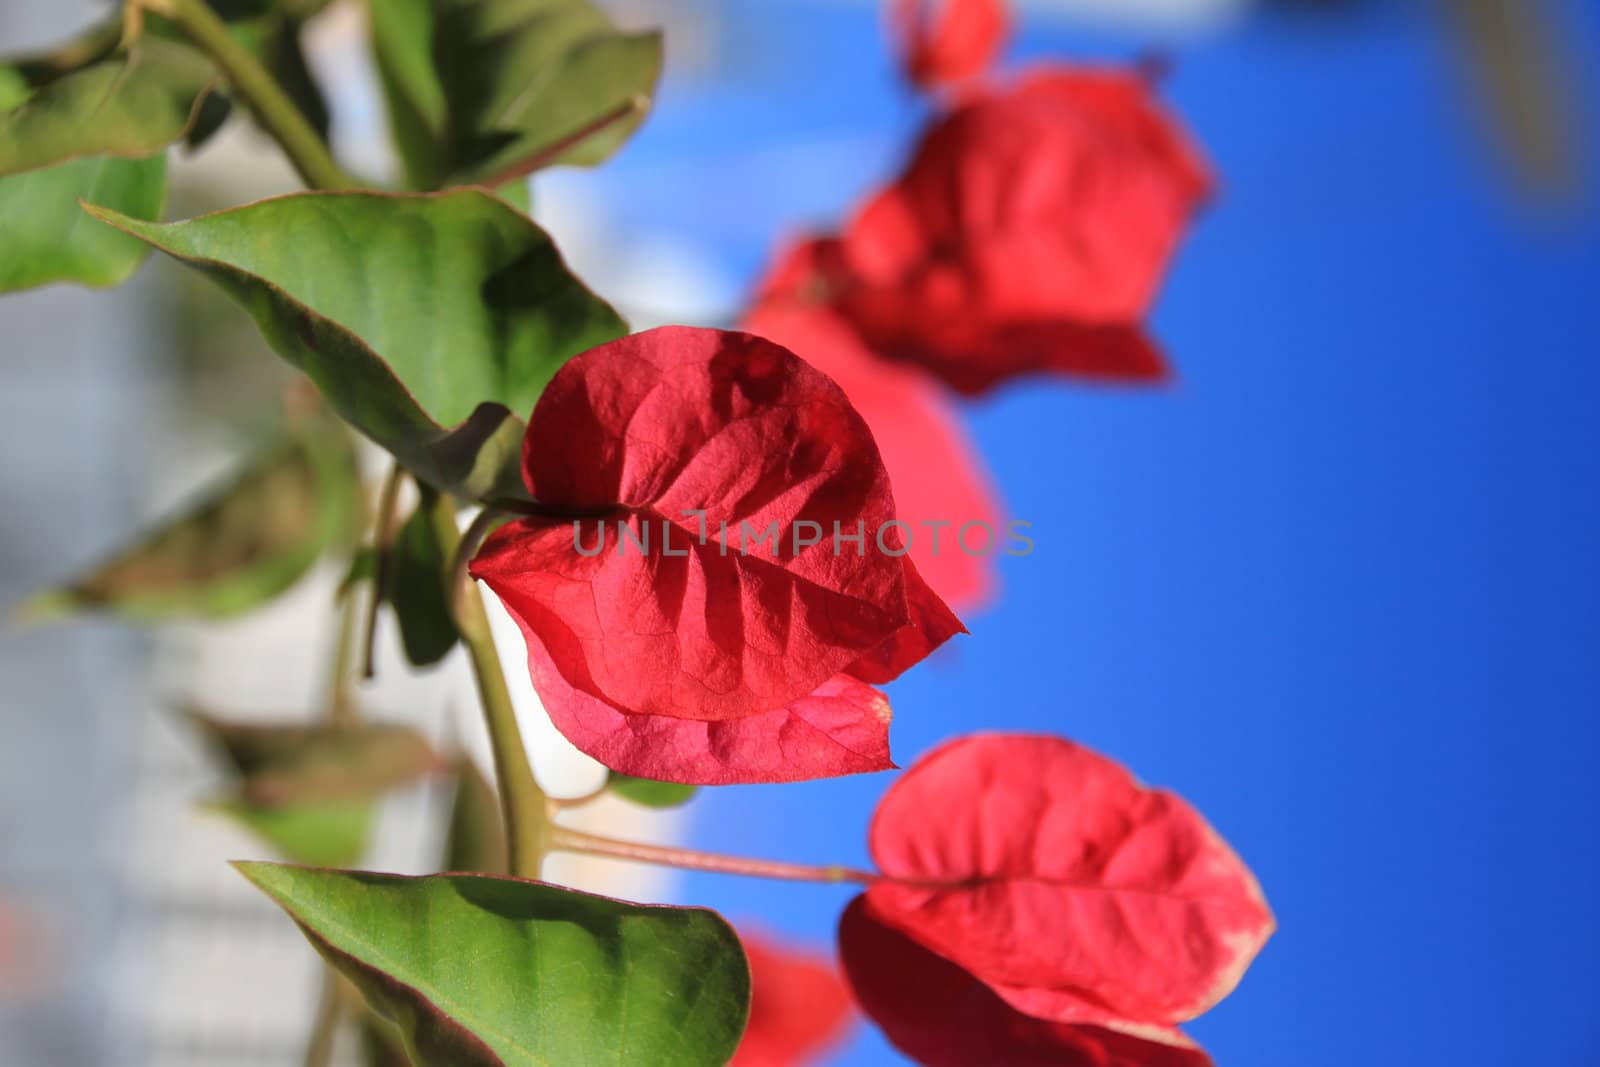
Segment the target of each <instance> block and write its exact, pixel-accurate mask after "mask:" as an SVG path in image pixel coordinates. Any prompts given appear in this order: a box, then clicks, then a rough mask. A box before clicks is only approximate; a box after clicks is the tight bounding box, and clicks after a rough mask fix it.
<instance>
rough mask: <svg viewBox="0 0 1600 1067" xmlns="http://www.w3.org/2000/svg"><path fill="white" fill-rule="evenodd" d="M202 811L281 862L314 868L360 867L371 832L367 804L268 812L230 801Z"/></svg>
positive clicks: (314, 805)
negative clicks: (252, 839) (230, 825)
mask: <svg viewBox="0 0 1600 1067" xmlns="http://www.w3.org/2000/svg"><path fill="white" fill-rule="evenodd" d="M202 808H203V809H204V810H206V811H210V812H214V813H216V814H218V815H222V816H225V817H227V818H228V819H231V820H232V821H233V822H235V823H237V824H238V825H239V826H241V827H243V828H244V829H246V830H248V831H249V832H250V833H252V834H254V835H255V836H256V837H258V838H260V839H261V840H262V841H263V842H265V843H266V845H267V846H268V847H269V848H271V849H272V850H273V851H274V852H275V853H277V854H278V855H280V856H282V857H283V858H284V859H286V860H289V861H291V862H293V863H305V864H309V865H311V866H313V867H340V866H346V865H349V864H352V863H357V862H359V861H360V859H361V856H362V854H363V853H364V852H366V850H367V840H368V838H369V837H370V836H371V833H372V821H373V805H372V803H371V802H370V801H365V800H328V801H315V802H311V803H305V804H288V805H284V806H281V807H268V806H265V805H261V804H253V803H251V802H250V801H248V800H245V799H244V798H242V797H234V798H231V799H227V800H220V801H213V802H210V803H207V804H204V805H202Z"/></svg>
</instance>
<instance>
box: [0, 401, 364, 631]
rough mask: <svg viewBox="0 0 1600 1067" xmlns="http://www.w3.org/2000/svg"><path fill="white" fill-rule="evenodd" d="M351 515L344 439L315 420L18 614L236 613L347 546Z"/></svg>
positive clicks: (353, 504) (353, 485) (354, 518)
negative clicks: (104, 559)
mask: <svg viewBox="0 0 1600 1067" xmlns="http://www.w3.org/2000/svg"><path fill="white" fill-rule="evenodd" d="M360 513H361V502H360V484H359V481H358V477H357V472H356V462H355V455H354V452H353V451H352V449H351V446H350V440H349V436H348V434H347V433H346V432H345V431H344V429H343V428H342V427H339V426H338V425H336V424H334V423H332V422H331V421H329V420H325V419H321V418H317V419H315V420H313V423H312V424H311V425H308V426H307V427H305V428H304V429H303V430H301V431H300V432H299V433H297V435H296V436H294V437H292V438H291V439H290V440H288V441H286V442H284V443H282V444H280V445H277V446H275V447H272V448H270V449H268V450H267V451H266V452H265V453H264V454H262V455H261V456H260V457H259V458H257V459H256V460H255V461H254V462H252V463H251V464H249V465H248V466H247V467H246V468H245V469H244V470H243V471H241V472H240V473H239V474H238V475H236V476H235V477H234V478H233V479H232V480H231V481H229V482H228V484H226V485H224V486H223V487H221V488H220V489H218V490H216V491H214V492H212V493H211V494H209V495H207V496H206V497H204V498H203V499H201V500H200V501H199V502H198V503H196V504H194V505H193V506H191V507H189V508H186V509H184V510H182V511H181V512H179V513H178V514H177V515H175V516H173V517H172V518H171V519H168V520H167V521H165V522H163V523H161V524H160V525H159V526H158V527H156V528H155V529H154V530H151V531H150V532H149V533H147V534H145V535H144V536H143V537H141V538H140V539H138V540H137V541H136V542H135V543H134V544H132V545H131V546H129V547H127V548H125V549H122V550H121V551H119V552H116V553H115V554H113V555H112V557H111V558H110V559H108V560H107V561H106V562H104V563H102V564H101V565H100V566H98V567H96V568H94V569H93V570H91V571H90V572H89V573H87V574H85V575H83V576H81V577H79V578H76V579H73V580H72V581H70V582H69V583H67V584H66V585H64V586H62V587H60V588H58V589H52V590H47V591H46V592H44V593H41V594H39V595H38V596H36V597H34V598H33V599H32V600H30V601H28V602H27V603H26V604H24V605H23V606H22V608H21V609H20V612H21V614H22V615H23V616H24V617H25V618H30V619H34V620H39V619H44V618H49V617H52V616H57V615H61V614H66V613H70V612H73V611H86V610H97V611H109V612H115V613H117V614H119V615H122V616H125V617H128V618H133V619H143V620H150V621H160V620H166V619H174V618H186V617H196V616H199V617H207V618H225V617H229V616H233V615H239V614H242V613H243V612H246V611H249V610H251V609H252V608H255V607H257V606H259V605H261V604H262V603H265V602H266V601H268V600H270V599H272V598H273V597H275V596H277V595H278V594H279V593H281V592H283V591H284V590H286V589H288V588H289V586H291V585H293V584H294V583H295V582H296V581H297V580H298V579H299V578H300V577H301V576H302V575H303V574H305V572H306V571H307V570H308V569H310V567H311V565H312V564H313V563H315V562H316V561H317V559H318V558H319V557H320V556H321V555H322V554H323V553H324V552H325V551H328V550H329V549H331V548H335V547H343V546H345V545H348V544H349V543H350V542H351V541H352V540H353V539H354V537H355V534H356V529H357V527H358V525H359V518H360Z"/></svg>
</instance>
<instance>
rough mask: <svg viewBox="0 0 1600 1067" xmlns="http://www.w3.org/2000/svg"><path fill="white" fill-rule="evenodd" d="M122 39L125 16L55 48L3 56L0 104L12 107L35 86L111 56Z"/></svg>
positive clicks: (106, 21) (95, 25)
mask: <svg viewBox="0 0 1600 1067" xmlns="http://www.w3.org/2000/svg"><path fill="white" fill-rule="evenodd" d="M121 41H122V20H121V19H117V18H112V19H106V20H104V21H102V22H98V23H95V24H94V25H93V26H90V27H89V28H88V29H86V30H83V31H81V32H80V33H78V34H77V35H75V36H74V37H72V38H70V39H68V40H67V41H64V42H63V43H61V44H59V45H57V46H56V47H54V48H51V49H47V50H43V51H37V52H30V53H26V54H24V55H12V56H6V57H4V58H0V108H12V107H15V106H16V105H17V104H19V103H21V102H22V101H23V100H25V99H26V98H27V97H28V94H30V93H32V92H33V91H34V90H35V89H38V88H40V87H42V86H45V85H48V84H50V83H51V82H53V81H56V80H57V79H59V78H62V77H65V76H66V75H68V74H71V73H73V72H74V71H78V70H82V69H83V68H84V67H87V66H89V65H90V64H93V63H98V62H100V61H101V60H102V59H105V58H106V57H107V56H109V55H110V54H111V53H112V52H113V51H114V50H115V49H116V47H117V45H118V44H120V43H121Z"/></svg>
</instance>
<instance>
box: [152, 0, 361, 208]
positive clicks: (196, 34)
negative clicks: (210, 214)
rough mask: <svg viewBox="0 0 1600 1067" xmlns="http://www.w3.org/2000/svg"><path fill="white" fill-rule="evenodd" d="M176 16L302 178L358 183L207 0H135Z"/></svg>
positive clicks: (315, 183) (343, 185)
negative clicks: (340, 164) (207, 4)
mask: <svg viewBox="0 0 1600 1067" xmlns="http://www.w3.org/2000/svg"><path fill="white" fill-rule="evenodd" d="M131 2H132V3H133V4H135V5H137V6H142V7H144V8H146V9H147V10H150V11H155V12H158V13H160V14H163V15H165V16H167V17H168V18H170V19H172V21H173V22H176V23H177V24H178V25H179V27H181V28H182V29H183V32H184V33H185V34H186V35H188V37H189V39H190V40H191V41H193V42H194V43H195V45H196V46H197V47H198V48H199V49H200V50H201V51H202V52H204V53H206V55H208V56H210V57H211V60H212V62H214V63H216V65H217V66H218V67H219V68H221V70H222V73H223V74H224V75H226V76H227V79H228V83H229V84H230V85H232V86H233V90H234V92H235V93H237V94H238V95H239V97H240V98H241V99H242V100H244V102H245V103H246V104H248V105H249V106H250V110H251V111H252V112H254V113H255V116H256V118H257V119H259V120H260V121H261V125H262V126H263V127H265V129H266V131H267V132H268V133H269V134H271V135H272V137H273V139H274V140H276V141H277V142H278V144H279V146H280V147H282V149H283V152H284V155H286V156H288V157H289V162H290V163H292V164H294V169H295V170H296V171H298V172H299V174H300V178H301V180H302V181H304V182H305V183H306V185H308V186H310V187H311V188H313V189H354V188H357V187H358V186H359V185H360V184H361V183H360V182H358V181H357V180H356V179H355V178H352V177H351V176H350V175H348V174H346V173H345V172H344V171H343V170H342V169H341V168H340V167H339V164H338V163H337V162H335V161H334V158H333V155H332V153H330V152H329V151H328V146H327V145H325V144H323V143H322V138H321V137H319V136H317V131H316V130H315V129H313V128H312V126H311V123H309V122H307V121H306V117H305V115H303V114H301V112H300V109H299V108H298V107H296V106H295V103H294V101H293V100H291V99H290V98H289V96H288V94H287V93H285V92H284V91H283V88H282V87H281V86H280V85H279V84H278V82H277V79H275V78H274V77H273V76H272V75H271V73H269V72H268V71H267V69H266V68H265V67H263V66H262V65H261V64H260V63H259V62H258V61H257V60H256V57H255V56H253V55H251V54H250V52H249V51H248V50H247V49H246V48H245V47H244V46H243V45H241V44H240V43H239V42H238V41H236V40H234V39H233V36H232V35H231V34H230V33H229V32H228V27H227V25H226V24H225V23H224V22H223V21H222V19H220V18H218V17H217V15H216V13H215V12H213V11H212V10H211V9H210V8H209V7H207V6H206V3H205V0H131Z"/></svg>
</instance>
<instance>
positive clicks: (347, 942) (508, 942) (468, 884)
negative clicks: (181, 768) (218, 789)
mask: <svg viewBox="0 0 1600 1067" xmlns="http://www.w3.org/2000/svg"><path fill="white" fill-rule="evenodd" d="M237 866H238V868H239V871H240V872H241V873H242V874H243V875H244V876H245V877H246V878H248V879H250V881H251V882H253V883H255V885H256V886H257V887H258V888H259V889H261V890H262V891H263V892H265V893H266V894H267V895H268V896H270V897H272V899H273V900H274V901H275V902H276V903H277V904H278V905H279V906H280V907H282V908H283V909H284V911H286V912H288V913H289V915H290V917H291V918H293V919H294V920H295V922H296V923H298V924H299V925H300V928H301V930H302V931H303V932H304V933H305V935H306V936H307V938H308V939H309V940H310V941H311V943H312V945H313V946H314V947H315V948H316V949H317V951H318V952H320V953H321V954H322V955H323V956H324V957H325V958H326V959H327V960H328V962H329V963H330V964H332V965H333V966H334V967H336V968H337V969H338V970H339V971H340V972H342V973H343V974H344V975H345V976H346V977H347V978H349V979H350V980H351V981H352V982H354V983H355V984H356V985H357V986H358V987H359V988H360V989H361V991H362V992H363V993H364V994H365V995H366V997H367V999H368V1001H369V1002H370V1003H371V1004H372V1005H373V1006H374V1007H375V1008H376V1009H377V1010H378V1011H379V1012H380V1013H381V1014H383V1015H384V1016H385V1017H386V1018H389V1019H391V1020H393V1021H394V1022H395V1023H396V1024H397V1025H398V1026H399V1028H400V1031H401V1034H402V1035H403V1037H404V1040H405V1043H406V1048H407V1051H408V1052H409V1053H410V1055H411V1058H412V1060H413V1061H414V1062H416V1063H419V1064H421V1063H426V1064H450V1065H451V1067H491V1065H492V1067H535V1065H538V1067H546V1065H549V1064H562V1065H567V1064H574V1065H575V1064H599V1063H607V1064H640V1065H649V1067H698V1065H702V1064H703V1065H706V1067H712V1065H721V1064H725V1063H726V1062H727V1061H728V1059H729V1058H730V1057H731V1056H732V1055H733V1052H734V1049H735V1047H736V1046H737V1044H738V1041H739V1036H740V1034H741V1033H742V1031H743V1030H744V1024H745V1017H746V1014H747V1012H748V1010H749V1003H750V972H749V968H748V966H747V964H746V962H745V956H744V952H743V950H742V949H741V947H740V945H739V941H738V938H737V937H736V936H735V934H734V932H733V930H732V928H730V927H729V926H728V924H727V923H726V922H724V921H723V920H722V918H721V917H720V916H718V915H717V914H716V913H715V912H712V911H707V910H705V909H703V908H674V907H661V906H643V905H638V904H628V903H625V902H623V901H618V900H610V899H607V898H605V897H597V896H591V895H589V894H587V893H579V892H575V891H573V890H568V889H561V888H558V887H556V886H551V885H545V884H543V883H540V882H530V881H523V880H519V879H514V878H500V877H492V876H488V875H466V874H449V875H434V876H432V877H426V878H407V877H401V876H399V875H388V874H369V873H363V872H358V871H331V870H317V869H311V868H304V867H285V866H280V865H277V864H270V863H241V864H238V865H237Z"/></svg>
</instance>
